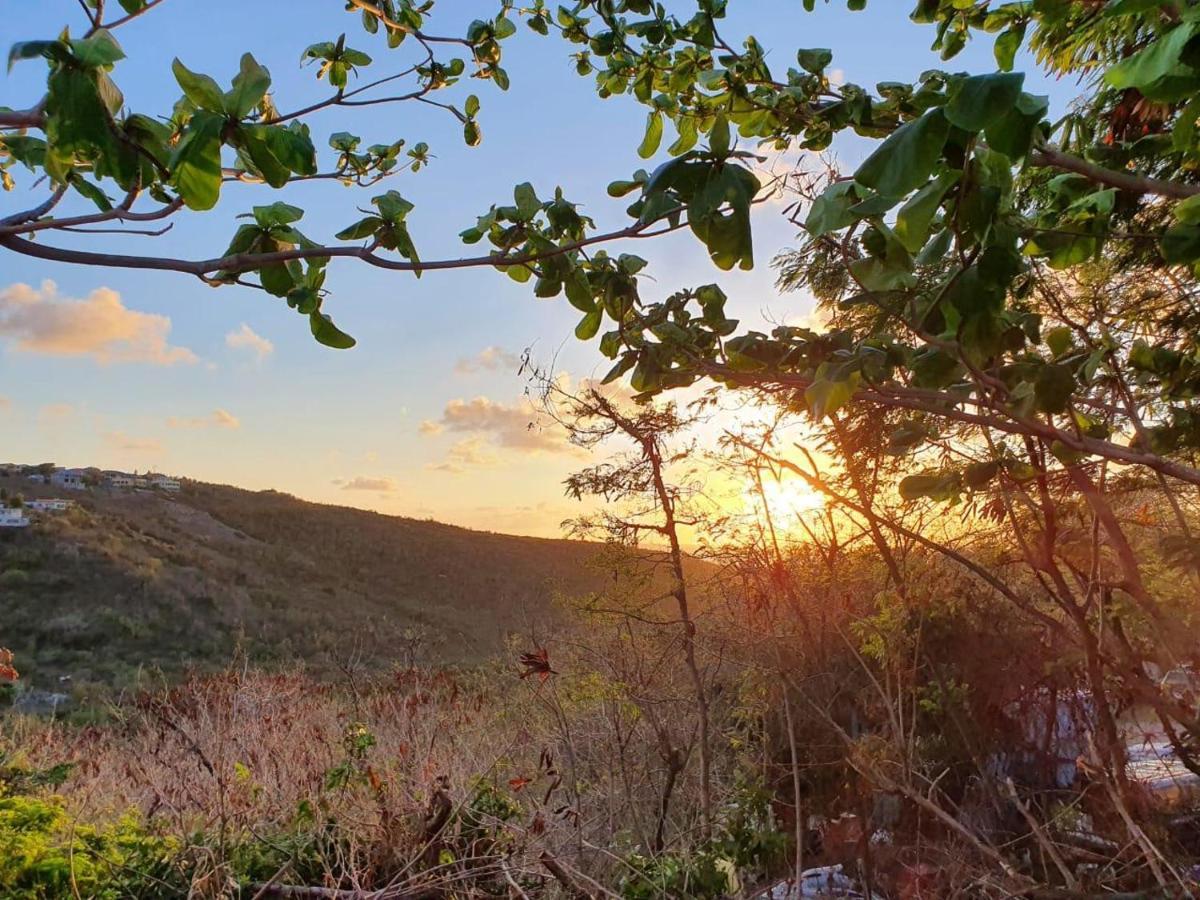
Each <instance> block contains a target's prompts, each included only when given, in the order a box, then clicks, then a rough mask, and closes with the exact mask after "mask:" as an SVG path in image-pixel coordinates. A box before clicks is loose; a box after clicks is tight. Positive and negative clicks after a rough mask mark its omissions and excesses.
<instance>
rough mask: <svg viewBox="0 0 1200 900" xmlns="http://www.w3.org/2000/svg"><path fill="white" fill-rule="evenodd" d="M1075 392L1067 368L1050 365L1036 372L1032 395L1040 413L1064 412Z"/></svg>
mask: <svg viewBox="0 0 1200 900" xmlns="http://www.w3.org/2000/svg"><path fill="white" fill-rule="evenodd" d="M1074 391H1075V376H1074V375H1073V374H1072V373H1071V369H1070V367H1069V366H1065V365H1062V364H1060V363H1050V364H1048V365H1045V366H1042V367H1041V369H1039V370H1038V374H1037V378H1036V379H1035V380H1034V383H1033V395H1034V398H1035V399H1036V400H1037V404H1038V409H1040V410H1041V411H1042V412H1048V413H1061V412H1066V409H1067V401H1069V400H1070V399H1071V394H1072V393H1074Z"/></svg>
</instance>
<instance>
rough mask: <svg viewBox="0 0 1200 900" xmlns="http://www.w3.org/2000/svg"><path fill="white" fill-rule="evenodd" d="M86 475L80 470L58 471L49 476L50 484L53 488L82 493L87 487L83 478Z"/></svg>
mask: <svg viewBox="0 0 1200 900" xmlns="http://www.w3.org/2000/svg"><path fill="white" fill-rule="evenodd" d="M86 476H87V473H86V472H84V471H83V470H82V469H59V470H58V471H57V472H55V473H54V474H53V475H51V476H50V483H51V484H52V485H54V486H55V487H60V488H63V489H64V490H68V491H82V490H84V489H85V488H86V487H87V484H86V483H85V482H84V478H85V477H86Z"/></svg>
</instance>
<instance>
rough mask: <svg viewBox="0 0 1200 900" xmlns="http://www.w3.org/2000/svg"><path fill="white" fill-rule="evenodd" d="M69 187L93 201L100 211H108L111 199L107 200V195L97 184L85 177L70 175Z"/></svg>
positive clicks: (110, 207) (110, 206)
mask: <svg viewBox="0 0 1200 900" xmlns="http://www.w3.org/2000/svg"><path fill="white" fill-rule="evenodd" d="M71 187H73V188H75V190H76V191H78V192H79V193H80V194H82V195H83V196H84V197H87V198H88V199H89V200H91V201H92V202H93V203H95V204H96V208H97V209H99V210H101V211H102V212H108V210H110V209H112V201H111V200H109V198H108V195H107V194H105V193H104V191H102V190H101V189H100V187H99V186H98V185H95V184H92V183H91V182H90V181H88V180H87V179H86V178H81V177H79V176H77V175H76V176H72V177H71Z"/></svg>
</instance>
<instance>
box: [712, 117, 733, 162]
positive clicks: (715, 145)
mask: <svg viewBox="0 0 1200 900" xmlns="http://www.w3.org/2000/svg"><path fill="white" fill-rule="evenodd" d="M708 147H709V149H710V150H711V151H712V152H713V153H714V154H716V155H717V156H728V155H729V120H728V119H726V118H725V115H724V114H723V113H722V114H720V115H718V116H717V118H716V120H715V121H714V122H713V127H712V131H711V132H709V135H708Z"/></svg>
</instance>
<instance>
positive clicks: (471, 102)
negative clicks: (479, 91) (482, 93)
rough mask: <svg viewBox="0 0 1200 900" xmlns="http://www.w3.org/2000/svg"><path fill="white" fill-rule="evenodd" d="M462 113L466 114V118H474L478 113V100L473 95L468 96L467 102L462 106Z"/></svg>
mask: <svg viewBox="0 0 1200 900" xmlns="http://www.w3.org/2000/svg"><path fill="white" fill-rule="evenodd" d="M463 112H465V113H466V114H467V117H468V118H474V117H475V115H476V114H477V113H478V112H479V98H478V97H476V96H475V95H474V94H471V95H470V96H468V97H467V102H466V103H464V104H463Z"/></svg>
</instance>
